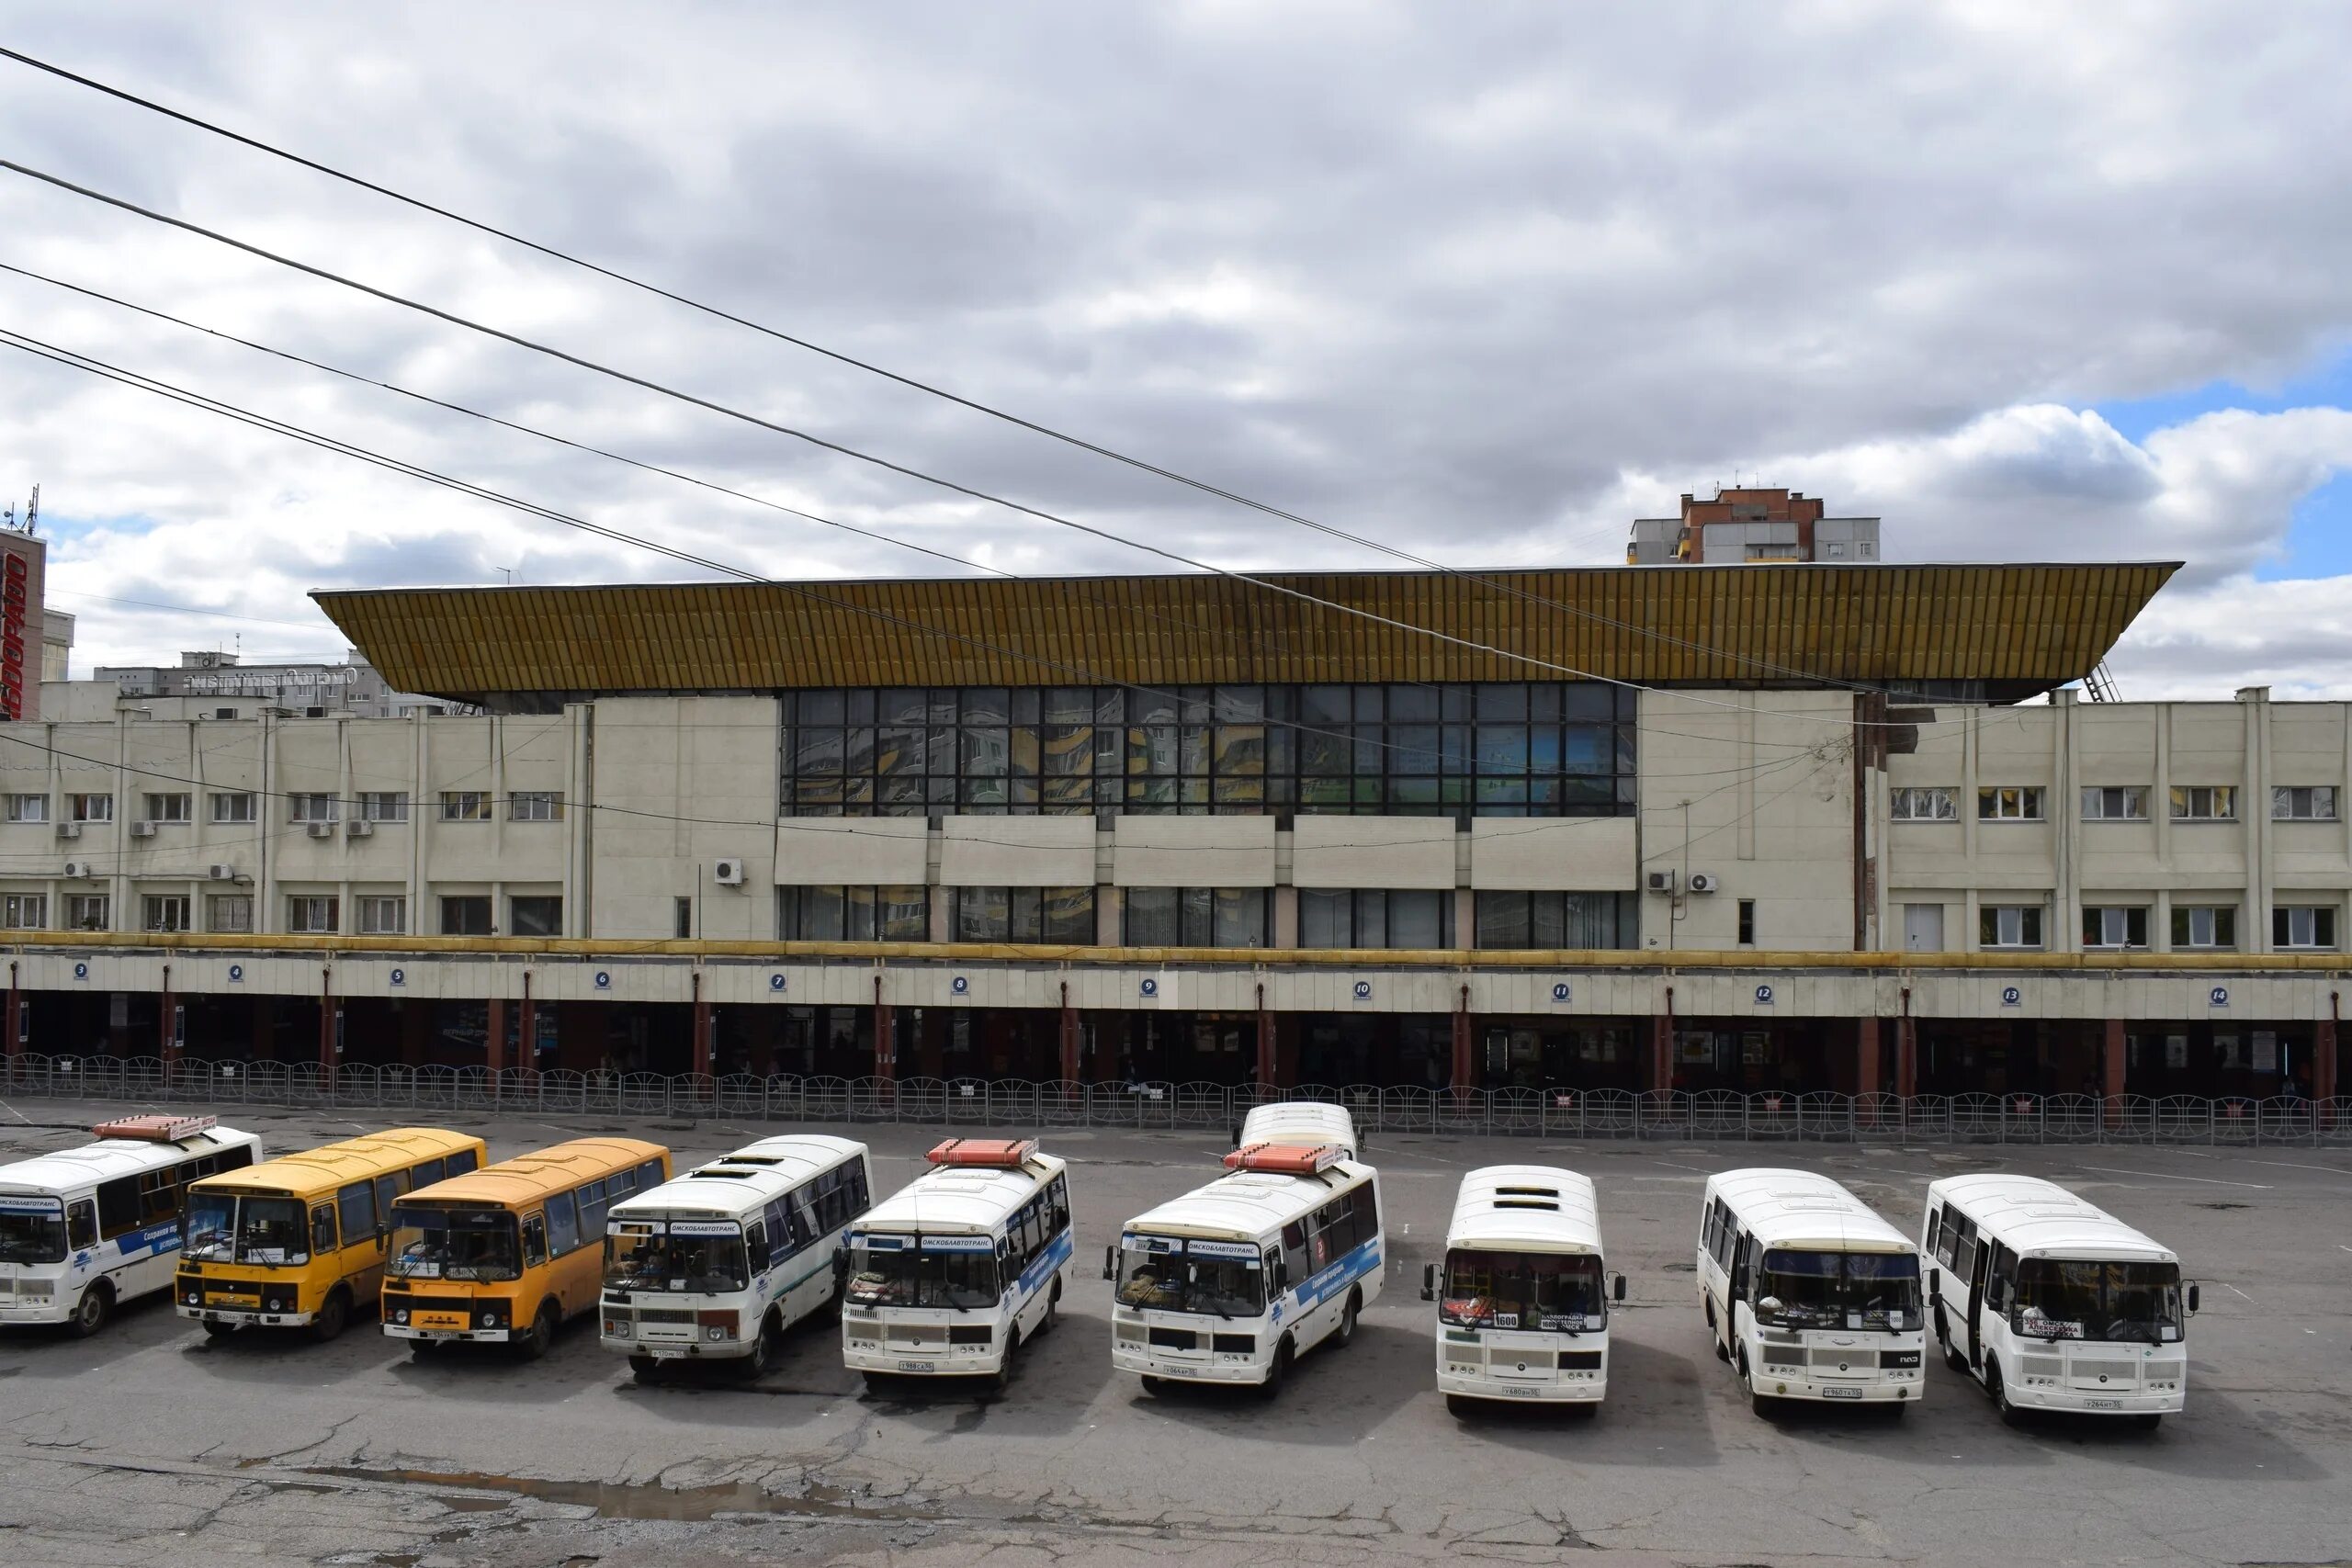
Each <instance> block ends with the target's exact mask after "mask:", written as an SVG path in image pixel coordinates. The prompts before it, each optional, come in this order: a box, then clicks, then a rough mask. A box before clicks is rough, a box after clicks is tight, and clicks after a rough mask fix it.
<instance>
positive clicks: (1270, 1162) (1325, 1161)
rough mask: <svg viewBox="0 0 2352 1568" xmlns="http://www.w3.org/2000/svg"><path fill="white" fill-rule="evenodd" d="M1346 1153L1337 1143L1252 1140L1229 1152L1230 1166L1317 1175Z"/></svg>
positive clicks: (1283, 1173) (1234, 1168)
mask: <svg viewBox="0 0 2352 1568" xmlns="http://www.w3.org/2000/svg"><path fill="white" fill-rule="evenodd" d="M1342 1157H1344V1151H1342V1150H1341V1149H1340V1145H1337V1144H1315V1145H1306V1144H1251V1145H1250V1146H1249V1147H1247V1148H1241V1149H1236V1150H1234V1151H1233V1152H1232V1153H1231V1154H1229V1155H1227V1156H1225V1168H1226V1169H1227V1170H1263V1171H1270V1172H1272V1173H1274V1174H1276V1175H1281V1176H1314V1175H1316V1174H1317V1173H1318V1172H1321V1171H1326V1170H1329V1169H1330V1168H1332V1167H1333V1166H1335V1165H1337V1164H1339V1163H1340V1159H1341V1158H1342Z"/></svg>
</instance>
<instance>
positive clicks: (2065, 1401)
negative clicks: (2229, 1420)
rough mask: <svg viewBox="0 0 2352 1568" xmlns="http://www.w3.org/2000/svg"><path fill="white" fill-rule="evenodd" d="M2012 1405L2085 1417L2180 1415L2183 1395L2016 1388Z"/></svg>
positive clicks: (2183, 1400) (2013, 1390)
mask: <svg viewBox="0 0 2352 1568" xmlns="http://www.w3.org/2000/svg"><path fill="white" fill-rule="evenodd" d="M2009 1403H2010V1404H2014V1405H2017V1406H2018V1408H2020V1409H2024V1410H2055V1411H2063V1412H2065V1413H2068V1414H2072V1415H2081V1416H2177V1415H2178V1414H2179V1413H2180V1411H2181V1408H2182V1406H2183V1405H2184V1404H2185V1403H2186V1400H2185V1398H2184V1395H2183V1393H2181V1392H2175V1393H2083V1392H2082V1391H2081V1390H2079V1389H2063V1388H2013V1389H2011V1390H2009Z"/></svg>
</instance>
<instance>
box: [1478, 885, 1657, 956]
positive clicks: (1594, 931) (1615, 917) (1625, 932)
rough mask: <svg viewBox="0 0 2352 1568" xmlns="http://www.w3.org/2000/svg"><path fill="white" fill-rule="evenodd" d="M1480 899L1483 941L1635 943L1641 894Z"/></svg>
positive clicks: (1505, 944)
mask: <svg viewBox="0 0 2352 1568" xmlns="http://www.w3.org/2000/svg"><path fill="white" fill-rule="evenodd" d="M1477 899H1478V942H1477V945H1478V946H1480V947H1499V948H1514V947H1519V948H1525V947H1534V948H1545V947H1584V948H1602V947H1633V946H1635V945H1637V944H1638V943H1639V942H1640V941H1641V938H1640V937H1639V935H1638V934H1637V933H1636V931H1635V922H1636V919H1637V918H1638V917H1639V915H1640V912H1641V899H1640V897H1638V896H1637V895H1635V894H1632V893H1498V892H1482V893H1480V894H1478V896H1477Z"/></svg>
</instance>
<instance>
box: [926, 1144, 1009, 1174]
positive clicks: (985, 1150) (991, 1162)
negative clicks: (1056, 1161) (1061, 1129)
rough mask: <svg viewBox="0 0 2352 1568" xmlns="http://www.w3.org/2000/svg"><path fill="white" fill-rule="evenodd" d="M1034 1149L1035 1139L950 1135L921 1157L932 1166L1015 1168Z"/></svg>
mask: <svg viewBox="0 0 2352 1568" xmlns="http://www.w3.org/2000/svg"><path fill="white" fill-rule="evenodd" d="M1036 1152H1037V1140H1036V1139H1035V1138H950V1139H948V1140H947V1141H946V1142H945V1143H944V1144H941V1145H939V1146H938V1147H936V1148H934V1149H933V1150H932V1151H931V1153H929V1154H928V1155H926V1156H923V1157H924V1158H925V1159H928V1160H929V1161H931V1163H932V1164H933V1165H957V1166H972V1167H977V1168H982V1169H988V1170H1018V1169H1020V1168H1022V1167H1023V1166H1024V1165H1027V1164H1028V1163H1029V1161H1030V1159H1031V1158H1032V1157H1033V1156H1035V1154H1036Z"/></svg>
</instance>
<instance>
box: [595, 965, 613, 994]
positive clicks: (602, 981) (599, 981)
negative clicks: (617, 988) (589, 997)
mask: <svg viewBox="0 0 2352 1568" xmlns="http://www.w3.org/2000/svg"><path fill="white" fill-rule="evenodd" d="M596 988H597V989H598V990H600V991H609V990H611V989H612V988H613V972H612V971H611V970H609V969H599V970H597V971H596Z"/></svg>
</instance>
